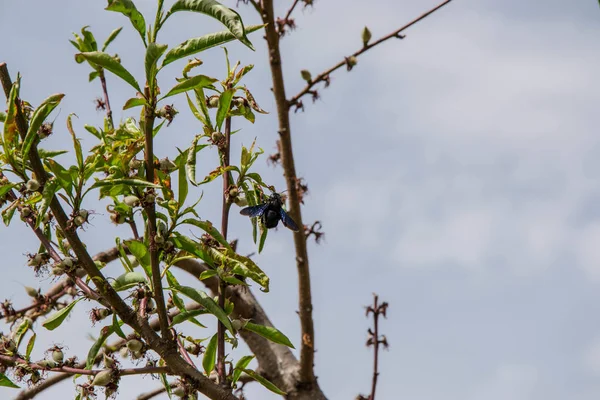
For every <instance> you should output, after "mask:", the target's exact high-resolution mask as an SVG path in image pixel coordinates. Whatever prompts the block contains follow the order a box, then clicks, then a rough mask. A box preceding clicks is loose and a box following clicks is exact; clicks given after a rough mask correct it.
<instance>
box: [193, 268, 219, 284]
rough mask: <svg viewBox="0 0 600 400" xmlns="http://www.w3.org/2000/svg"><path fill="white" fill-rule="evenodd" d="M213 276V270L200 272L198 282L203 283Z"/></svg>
mask: <svg viewBox="0 0 600 400" xmlns="http://www.w3.org/2000/svg"><path fill="white" fill-rule="evenodd" d="M215 275H217V271H216V270H214V269H207V270H206V271H202V273H201V274H200V276H199V277H198V280H201V281H203V280H205V279H208V278H212V277H213V276H215Z"/></svg>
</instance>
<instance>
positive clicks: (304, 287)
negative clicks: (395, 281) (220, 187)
mask: <svg viewBox="0 0 600 400" xmlns="http://www.w3.org/2000/svg"><path fill="white" fill-rule="evenodd" d="M261 17H262V20H263V23H265V24H267V26H266V27H265V31H266V39H267V44H268V47H269V61H270V65H271V75H272V81H273V94H274V96H275V102H276V104H277V117H278V120H279V136H280V142H281V161H282V165H283V170H284V175H285V179H286V184H287V190H288V195H289V206H290V211H289V214H290V215H291V217H292V218H293V219H294V221H296V223H297V224H298V225H299V226H303V225H304V224H303V223H302V212H301V209H300V196H299V193H298V187H297V185H296V183H297V175H296V167H295V165H294V153H293V149H292V137H291V128H290V116H289V107H288V102H287V100H286V94H285V86H284V82H283V70H282V68H281V54H280V50H279V40H280V37H279V34H278V33H277V30H276V25H275V14H274V10H273V0H264V1H263V13H262V14H261ZM294 245H295V250H296V268H297V270H298V293H299V302H298V303H299V304H298V314H299V315H300V325H301V331H302V346H301V348H300V377H299V379H300V382H301V383H302V384H304V385H305V386H307V387H318V384H317V382H316V379H315V374H314V370H313V364H314V351H315V350H314V346H315V340H314V339H315V338H314V324H313V318H312V311H313V305H312V294H311V288H310V270H309V264H308V251H307V249H306V238H305V236H304V232H303V231H298V232H294Z"/></svg>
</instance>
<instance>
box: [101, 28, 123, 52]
mask: <svg viewBox="0 0 600 400" xmlns="http://www.w3.org/2000/svg"><path fill="white" fill-rule="evenodd" d="M122 29H123V27H120V28H117V29H115V30H114V31H112V32H111V33H110V35H108V37H107V38H106V40H105V41H104V45H102V51H104V50H106V48H107V47H108V45H109V44H111V43H112V41H113V40H115V39H116V38H117V36H118V35H119V33H121V30H122Z"/></svg>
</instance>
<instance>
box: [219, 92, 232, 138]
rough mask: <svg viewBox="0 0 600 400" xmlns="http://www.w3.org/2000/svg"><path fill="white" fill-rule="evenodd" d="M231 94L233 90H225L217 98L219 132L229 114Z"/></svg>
mask: <svg viewBox="0 0 600 400" xmlns="http://www.w3.org/2000/svg"><path fill="white" fill-rule="evenodd" d="M233 93H234V90H233V89H227V90H225V91H224V92H223V93H221V96H219V108H218V109H217V130H219V131H220V130H221V126H222V125H223V121H225V118H227V114H229V109H230V108H231V99H233Z"/></svg>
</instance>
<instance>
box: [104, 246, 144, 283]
mask: <svg viewBox="0 0 600 400" xmlns="http://www.w3.org/2000/svg"><path fill="white" fill-rule="evenodd" d="M138 243H140V242H138ZM146 282H147V280H146V277H145V276H144V275H143V274H141V273H139V272H126V273H124V274H123V275H121V276H119V277H118V278H117V279H115V281H114V282H113V283H112V286H113V288H114V289H115V290H116V291H117V292H120V291H122V290H127V289H130V288H132V287H134V286H136V285H137V284H139V283H146Z"/></svg>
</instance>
